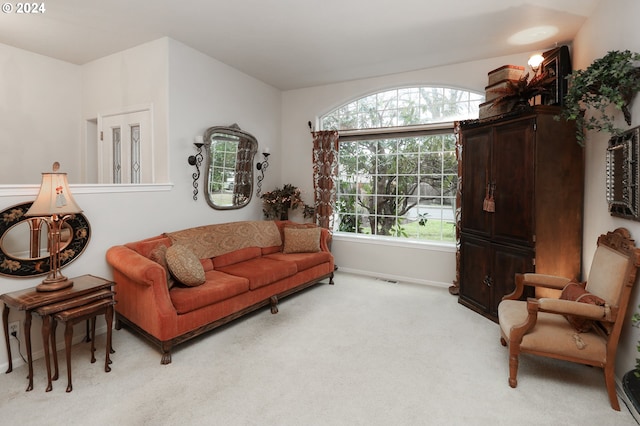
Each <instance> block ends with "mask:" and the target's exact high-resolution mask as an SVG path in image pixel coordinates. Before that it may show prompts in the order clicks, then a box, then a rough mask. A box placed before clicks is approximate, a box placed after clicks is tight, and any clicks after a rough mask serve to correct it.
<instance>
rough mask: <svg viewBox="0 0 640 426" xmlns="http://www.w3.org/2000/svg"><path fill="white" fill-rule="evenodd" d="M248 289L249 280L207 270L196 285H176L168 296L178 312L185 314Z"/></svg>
mask: <svg viewBox="0 0 640 426" xmlns="http://www.w3.org/2000/svg"><path fill="white" fill-rule="evenodd" d="M247 291H249V280H248V279H246V278H242V277H235V276H233V275H228V274H225V273H223V272H220V271H215V270H213V271H208V272H207V273H206V281H205V282H204V284H202V285H199V286H197V287H183V286H176V287H174V288H172V289H171V291H170V292H169V296H170V297H171V302H172V303H173V306H174V307H175V308H176V311H177V312H178V314H186V313H187V312H191V311H195V310H197V309H200V308H203V307H205V306H208V305H212V304H214V303H218V302H221V301H223V300H226V299H229V298H231V297H234V296H237V295H239V294H242V293H245V292H247Z"/></svg>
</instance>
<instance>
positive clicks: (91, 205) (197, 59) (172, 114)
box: [0, 39, 281, 386]
mask: <svg viewBox="0 0 640 426" xmlns="http://www.w3.org/2000/svg"><path fill="white" fill-rule="evenodd" d="M126 55H133V56H135V57H139V58H140V57H146V58H148V59H149V60H150V61H152V62H153V63H154V64H155V65H157V66H158V68H157V69H155V70H154V72H155V73H157V74H158V75H161V76H165V77H164V78H165V83H164V84H163V85H162V86H164V87H160V85H159V84H158V80H155V83H153V84H149V83H148V81H147V80H148V79H149V78H151V79H155V77H151V76H147V75H146V74H140V73H136V72H133V73H132V72H128V73H126V74H127V83H126V85H125V86H128V85H131V86H135V87H138V88H142V89H144V90H139V91H137V92H136V91H134V92H136V95H135V98H133V97H131V96H132V95H127V94H126V93H125V92H126V91H125V90H124V89H123V87H124V86H123V79H122V75H123V74H122V72H121V71H122V69H121V68H120V67H118V66H117V65H118V64H124V62H122V58H123V55H112V56H110V57H108V58H105V59H104V60H100V61H97V62H96V63H92V64H89V65H88V66H87V68H88V71H87V72H88V73H89V74H91V75H95V76H96V78H98V76H99V78H100V81H99V84H94V82H88V81H87V82H86V84H87V86H89V87H91V88H92V89H91V93H86V94H85V96H84V104H85V105H87V106H89V105H95V106H96V107H95V108H98V106H99V107H102V106H106V107H108V106H109V105H108V104H107V103H104V104H100V100H98V99H94V98H93V97H94V96H95V97H102V96H106V95H105V93H110V92H111V93H117V94H119V95H118V96H114V97H113V98H111V101H110V102H109V104H111V103H118V102H120V101H121V102H122V105H126V104H128V103H129V102H136V103H137V102H149V101H157V100H158V99H161V98H162V96H165V97H166V99H167V102H166V113H162V114H158V115H157V116H156V119H157V120H158V121H160V122H161V124H162V125H163V126H164V127H165V128H166V129H167V130H166V134H167V137H166V143H167V148H168V158H169V174H170V176H171V181H172V182H171V185H167V186H158V187H153V186H144V187H135V186H133V187H131V188H129V190H127V187H125V186H121V185H105V186H95V185H77V184H76V185H74V184H73V183H72V185H71V187H72V191H73V194H74V198H75V200H76V201H77V203H78V204H79V205H80V207H82V208H83V210H84V214H85V216H86V217H87V218H88V220H89V222H90V225H91V230H92V235H91V239H90V241H89V245H88V247H87V249H86V251H85V252H84V253H83V254H82V255H81V256H80V257H79V258H78V259H77V260H75V261H74V262H73V263H71V264H70V265H68V266H67V267H65V268H64V270H63V273H64V274H65V275H66V276H68V277H73V276H77V275H81V274H94V275H98V276H104V277H107V278H111V277H112V275H111V270H110V268H109V266H108V265H107V263H106V261H105V252H106V250H107V249H108V248H109V247H111V246H113V245H116V244H122V243H126V242H129V241H135V240H138V239H142V238H146V237H151V236H154V235H158V234H160V233H162V232H167V231H173V230H178V229H183V228H188V227H192V226H197V225H202V224H208V223H220V222H228V221H232V220H244V219H250V220H258V219H260V218H261V216H262V207H261V204H260V200H259V199H258V198H256V197H255V195H254V197H253V199H252V201H251V203H250V204H249V206H248V207H246V208H243V209H241V210H231V211H218V210H213V209H211V208H210V207H209V206H208V204H207V203H206V202H205V200H204V198H203V194H202V192H201V193H200V195H199V197H198V200H197V201H194V200H193V198H192V196H193V193H192V190H193V187H192V179H191V175H192V173H193V172H194V171H195V168H193V167H192V166H190V165H189V164H188V163H187V157H188V156H189V155H191V154H193V153H194V152H195V149H194V147H193V144H192V143H193V138H194V137H195V136H196V135H198V134H202V133H203V132H204V131H205V129H206V128H208V127H210V126H218V125H229V124H232V123H234V122H235V123H238V124H239V125H240V126H241V127H242V128H243V129H244V130H246V131H248V132H250V133H252V134H254V135H255V136H256V138H257V139H258V142H259V143H260V144H261V146H262V144H265V143H266V144H270V145H271V151H272V152H273V153H274V156H275V157H280V152H279V150H280V144H279V140H280V129H279V127H280V121H281V112H280V104H281V95H280V91H278V90H276V89H274V88H273V87H271V86H268V85H266V84H264V83H262V82H260V81H258V80H256V79H254V78H252V77H249V76H247V75H245V74H242V73H240V72H239V71H236V70H234V69H233V68H230V67H228V66H226V65H224V64H222V63H221V62H219V61H216V60H214V59H211V58H210V57H208V56H205V55H203V54H201V53H199V52H197V51H195V50H193V49H191V48H189V47H187V46H185V45H183V44H181V43H179V42H176V41H173V40H170V39H162V40H160V41H157V42H152V43H150V44H146V45H142V46H139V47H137V48H135V49H133V50H131V51H127V53H126ZM48 61H49V62H53V63H54V65H55V61H53V60H50V59H49V60H48ZM43 62H44V64H45V66H46V64H48V63H49V62H47V60H46V58H43ZM98 63H99V64H100V70H96V69H95V68H94V67H95V66H96V65H97V64H98ZM159 64H160V65H159ZM162 64H164V65H162ZM70 68H71V69H75V68H74V67H70ZM105 70H111V71H110V72H104V71H105ZM80 77H81V76H80V75H76V78H77V79H78V80H80V79H81V78H80ZM77 90H78V92H80V91H81V88H80V87H78V88H77ZM163 92H165V93H166V94H167V95H163V94H162V93H163ZM77 95H78V99H79V97H80V93H78V94H77ZM69 96H71V97H73V96H75V94H74V93H70V94H69ZM158 102H159V101H158ZM87 108H88V109H91V108H89V107H87ZM27 110H28V108H27ZM159 110H161V108H156V113H158V111H159ZM79 111H80V110H79V109H78V114H77V118H76V121H77V122H78V123H79V122H80V120H81V118H80V117H81V114H80V112H79ZM22 167H24V168H26V169H29V170H32V171H33V172H34V173H37V174H38V176H39V174H40V172H41V170H40V167H36V166H31V165H27V166H25V164H22ZM277 167H278V166H276V167H274V168H273V169H270V170H269V171H274V169H275V170H277ZM274 175H277V173H271V174H268V175H267V179H266V182H267V184H268V185H271V182H272V181H273V180H274V179H275V177H276V176H274ZM70 181H72V180H71V179H70ZM72 182H73V181H72ZM203 182H204V181H203V178H201V179H200V182H199V183H200V185H199V187H200V189H202V188H203ZM36 189H37V186H36V187H34V188H28V189H21V188H18V190H16V191H14V193H15V194H17V195H12V193H10V192H7V191H5V192H0V209H4V208H6V207H9V206H11V205H13V204H17V203H21V202H25V201H31V200H33V199H34V198H35V193H36ZM136 189H137V190H136ZM123 191H125V192H123ZM41 280H42V277H35V278H29V279H15V278H8V277H4V276H2V277H0V293H6V292H10V291H15V290H19V289H23V288H28V287H32V286H34V285H36V284H38V283H39V282H40V281H41ZM23 319H24V315H23V314H21V313H18V312H15V311H11V314H10V321H14V320H20V321H22V320H23ZM40 325H41V322H40V319H39V318H37V317H36V318H35V319H34V322H33V331H32V336H34V338H33V339H32V341H33V346H34V356H36V357H39V356H42V344H41V342H40V339H39V336H40ZM61 333H62V332H60V334H59V335H58V341H59V342H62V340H63V339H62V334H61ZM76 334H77V335H80V334H81V333H79V332H78V333H76ZM1 342H2V343H0V370H2V369H6V365H7V356H6V348H5V344H4V339H2V340H1ZM16 346H17V345H15V344H14V345H13V348H12V353H13V356H12V359H13V361H14V365H20V363H21V361H20V358H19V356H18V352H17V348H16ZM59 347H61V346H59ZM23 353H24V345H23ZM3 371H4V370H3ZM36 386H39V385H37V384H36Z"/></svg>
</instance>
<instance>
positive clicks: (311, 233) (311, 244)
mask: <svg viewBox="0 0 640 426" xmlns="http://www.w3.org/2000/svg"><path fill="white" fill-rule="evenodd" d="M320 233H321V230H320V228H319V227H313V228H299V227H290V226H287V227H285V228H284V248H283V249H282V252H283V253H314V252H319V251H320Z"/></svg>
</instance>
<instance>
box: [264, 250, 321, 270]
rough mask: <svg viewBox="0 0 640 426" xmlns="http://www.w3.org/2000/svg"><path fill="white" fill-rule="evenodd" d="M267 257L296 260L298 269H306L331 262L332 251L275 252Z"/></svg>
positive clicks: (289, 260)
mask: <svg viewBox="0 0 640 426" xmlns="http://www.w3.org/2000/svg"><path fill="white" fill-rule="evenodd" d="M265 257H268V258H269V259H273V260H283V261H288V262H295V264H296V266H297V267H298V271H304V270H305V269H309V268H312V267H314V266H316V265H320V264H321V263H326V262H331V253H329V252H326V251H319V252H317V253H273V254H268V255H266V256H265Z"/></svg>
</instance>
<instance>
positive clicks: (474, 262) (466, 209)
mask: <svg viewBox="0 0 640 426" xmlns="http://www.w3.org/2000/svg"><path fill="white" fill-rule="evenodd" d="M559 113H560V110H559V108H558V107H553V106H536V107H532V108H529V109H527V110H525V111H521V112H519V113H516V114H508V115H506V116H502V117H500V118H496V119H493V120H492V119H484V120H468V121H463V122H461V123H459V132H458V138H459V139H458V143H459V150H460V151H459V152H460V156H459V161H461V164H459V166H460V167H459V171H460V172H459V174H460V176H459V179H460V186H459V190H460V192H461V194H460V200H459V201H460V204H459V205H460V208H461V210H460V216H459V221H458V236H459V242H458V243H459V253H458V271H457V279H458V285H459V299H458V300H459V302H460V303H461V304H463V305H465V306H467V307H469V308H471V309H473V310H475V311H476V312H478V313H480V314H482V315H484V316H486V317H487V318H490V319H492V320H493V321H497V314H498V304H499V303H500V301H501V299H502V297H503V296H504V295H505V294H508V293H511V292H512V291H513V289H514V285H515V284H514V275H515V274H516V273H517V272H537V273H543V274H553V275H560V276H564V277H569V278H575V279H579V278H580V273H581V256H582V217H583V215H582V211H583V200H584V150H583V148H582V147H581V146H580V145H579V144H578V143H577V142H576V137H575V127H574V126H573V124H572V123H567V122H566V121H565V120H564V119H560V120H557V119H555V118H554V117H555V116H557V115H558V114H559ZM531 295H532V294H528V296H531Z"/></svg>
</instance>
